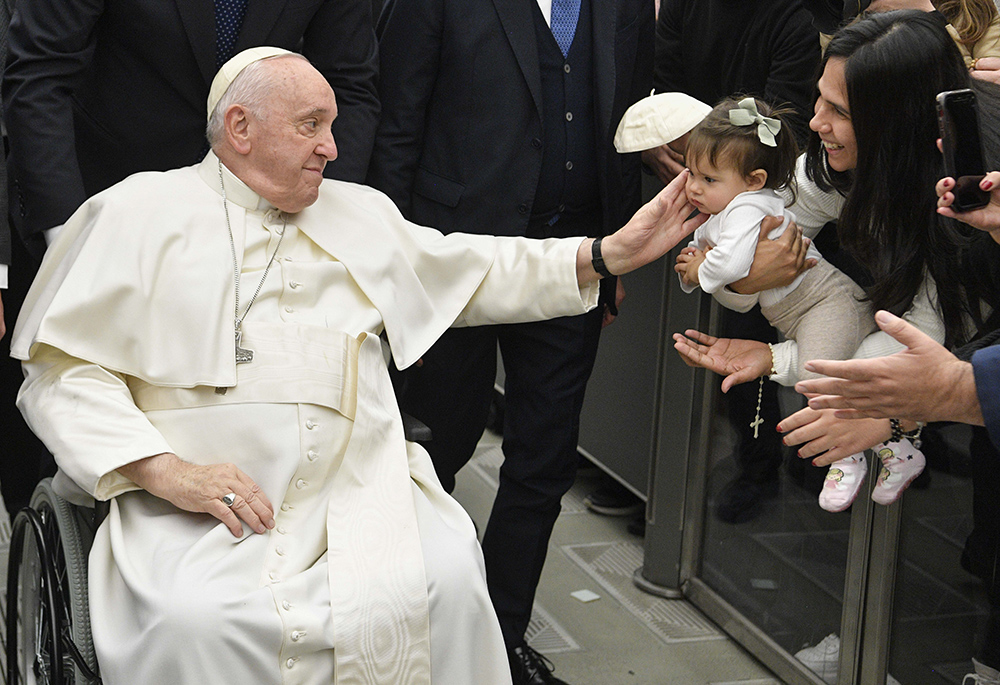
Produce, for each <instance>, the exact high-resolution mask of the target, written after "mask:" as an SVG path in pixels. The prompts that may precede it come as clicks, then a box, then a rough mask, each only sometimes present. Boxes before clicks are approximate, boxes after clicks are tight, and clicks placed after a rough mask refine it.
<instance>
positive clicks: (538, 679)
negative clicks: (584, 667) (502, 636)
mask: <svg viewBox="0 0 1000 685" xmlns="http://www.w3.org/2000/svg"><path fill="white" fill-rule="evenodd" d="M507 657H508V658H509V659H510V675H511V678H512V679H513V680H514V685H568V684H567V683H566V682H565V681H563V680H559V678H556V677H555V676H554V675H552V671H554V670H555V667H554V666H553V665H552V662H551V661H549V660H548V659H546V658H545V657H544V656H542V655H541V654H539V653H538V652H536V651H535V650H533V649H532V648H531V647H529V646H528V645H527V643H525V644H522V645H521V646H520V647H515V648H514V649H512V650H510V651H509V652H507Z"/></svg>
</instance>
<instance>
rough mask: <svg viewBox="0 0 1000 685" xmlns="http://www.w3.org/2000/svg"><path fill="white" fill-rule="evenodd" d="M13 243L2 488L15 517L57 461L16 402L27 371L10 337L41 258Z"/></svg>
mask: <svg viewBox="0 0 1000 685" xmlns="http://www.w3.org/2000/svg"><path fill="white" fill-rule="evenodd" d="M11 243H12V245H11V247H12V249H13V255H12V259H11V265H10V268H9V270H8V272H7V276H8V289H7V290H5V291H4V292H3V306H4V320H5V321H6V322H7V335H5V336H4V338H3V340H2V341H0V427H2V429H0V491H2V492H3V499H4V503H5V504H6V505H7V511H8V512H10V515H11V517H12V518H13V516H14V514H15V513H16V512H17V511H19V510H20V509H21V508H23V507H26V506H28V501H29V500H30V499H31V493H32V492H33V491H34V489H35V485H37V484H38V481H39V480H41V479H42V478H44V477H45V476H50V475H53V474H54V473H55V462H54V461H53V459H52V455H50V454H49V452H48V450H46V449H45V447H44V446H43V445H42V443H41V441H40V440H39V439H38V438H36V437H35V434H34V433H32V432H31V430H30V429H29V428H28V426H27V424H26V423H25V422H24V418H23V417H22V416H21V412H20V411H18V409H17V406H16V405H15V404H14V403H15V401H16V400H17V391H18V389H19V388H20V387H21V383H22V381H24V374H23V373H22V372H21V362H19V361H18V360H16V359H12V358H11V356H10V341H11V337H12V336H13V333H14V322H15V321H16V320H17V315H18V313H19V312H20V310H21V303H22V302H23V301H24V297H25V295H26V294H27V292H28V288H29V287H31V282H32V280H34V278H35V273H36V272H37V271H38V263H39V260H37V259H35V258H34V257H32V256H31V255H29V254H28V252H27V251H26V250H25V249H24V246H23V244H22V243H21V240H20V239H19V238H18V236H16V235H12V236H11Z"/></svg>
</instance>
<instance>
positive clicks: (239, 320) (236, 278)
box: [219, 160, 288, 331]
mask: <svg viewBox="0 0 1000 685" xmlns="http://www.w3.org/2000/svg"><path fill="white" fill-rule="evenodd" d="M219 185H220V186H221V188H222V208H223V209H224V210H225V212H226V228H227V229H228V230H229V248H230V249H231V250H232V253H233V283H234V284H235V285H236V307H235V311H234V312H233V316H234V321H233V325H234V326H235V328H236V330H237V331H239V330H240V328H241V327H242V326H243V319H245V318H247V315H248V314H249V313H250V307H252V306H253V303H254V302H255V301H256V300H257V296H258V295H259V294H260V289H261V288H263V287H264V281H265V280H266V279H267V274H268V272H269V271H270V270H271V265H272V264H274V258H275V257H276V256H277V255H278V249H279V248H280V247H281V241H282V240H284V239H285V228H286V227H287V225H288V217H287V216H285V213H284V212H282V213H281V235H280V236H279V237H278V244H277V245H275V246H274V252H272V253H271V258H270V259H269V260H268V261H267V267H265V269H264V275H263V276H261V277H260V283H258V284H257V290H255V291H254V293H253V297H251V298H250V303H249V304H248V305H247V310H246V311H245V312H243V316H240V265H239V262H238V261H237V259H236V241H235V240H234V239H233V227H232V224H230V223H229V203H228V202H227V201H226V183H225V181H224V180H223V177H222V160H219Z"/></svg>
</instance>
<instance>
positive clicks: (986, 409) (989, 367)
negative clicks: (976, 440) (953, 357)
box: [972, 345, 1000, 448]
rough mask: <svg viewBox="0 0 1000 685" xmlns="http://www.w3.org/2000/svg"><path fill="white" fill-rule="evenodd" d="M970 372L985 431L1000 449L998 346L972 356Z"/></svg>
mask: <svg viewBox="0 0 1000 685" xmlns="http://www.w3.org/2000/svg"><path fill="white" fill-rule="evenodd" d="M972 371H973V373H974V375H975V378H976V394H977V395H978V396H979V407H980V408H981V409H982V411H983V419H984V420H985V423H986V430H987V431H988V432H989V434H990V439H991V440H992V441H993V444H994V445H996V446H997V448H1000V345H994V346H993V347H987V348H985V349H982V350H979V351H978V352H976V353H975V354H974V355H972Z"/></svg>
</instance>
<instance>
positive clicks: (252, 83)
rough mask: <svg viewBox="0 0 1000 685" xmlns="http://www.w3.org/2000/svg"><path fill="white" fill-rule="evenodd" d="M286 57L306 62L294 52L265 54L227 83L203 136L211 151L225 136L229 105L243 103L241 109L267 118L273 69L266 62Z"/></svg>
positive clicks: (261, 117) (273, 84)
mask: <svg viewBox="0 0 1000 685" xmlns="http://www.w3.org/2000/svg"><path fill="white" fill-rule="evenodd" d="M286 57H291V58H295V59H301V60H304V61H306V62H308V61H309V60H307V59H306V58H305V57H303V56H302V55H299V54H297V53H291V54H287V55H275V56H274V57H267V58H265V59H261V60H257V61H256V62H253V63H251V64H248V65H247V66H246V67H245V68H244V69H243V71H241V72H240V73H239V74H237V75H236V78H235V79H233V82H232V83H230V84H229V87H228V88H227V89H226V92H225V93H223V94H222V97H221V98H219V102H218V104H216V105H215V109H214V110H212V116H210V117H209V118H208V126H206V128H205V135H206V137H207V138H208V143H209V145H211V146H212V149H213V150H214V149H215V148H216V146H217V145H219V144H220V143H221V142H222V139H223V137H224V135H225V127H226V122H225V116H226V110H227V109H229V108H230V107H231V106H232V105H242V106H243V108H244V109H246V110H247V111H248V112H250V113H251V114H252V115H253V116H254V117H256V118H257V119H258V120H260V121H264V120H265V119H267V114H268V107H267V101H268V99H269V96H270V95H271V91H272V90H273V89H274V86H275V79H274V73H273V70H272V69H269V68H267V66H266V63H267V62H270V61H271V60H275V59H284V58H286Z"/></svg>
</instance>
